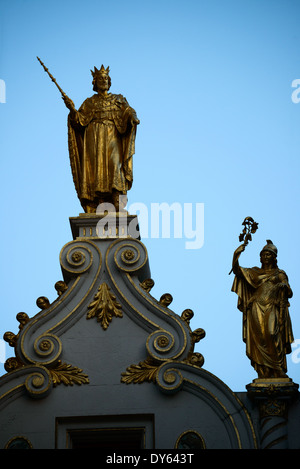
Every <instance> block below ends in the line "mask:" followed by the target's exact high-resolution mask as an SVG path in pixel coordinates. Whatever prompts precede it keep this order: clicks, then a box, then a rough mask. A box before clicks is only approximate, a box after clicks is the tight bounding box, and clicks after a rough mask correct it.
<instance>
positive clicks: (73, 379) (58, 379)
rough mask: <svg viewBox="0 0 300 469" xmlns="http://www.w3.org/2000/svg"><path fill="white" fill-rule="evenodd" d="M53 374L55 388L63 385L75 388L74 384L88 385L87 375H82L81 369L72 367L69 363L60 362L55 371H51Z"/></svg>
mask: <svg viewBox="0 0 300 469" xmlns="http://www.w3.org/2000/svg"><path fill="white" fill-rule="evenodd" d="M49 371H50V373H51V377H52V381H53V386H54V387H55V386H57V385H58V384H61V383H63V384H64V385H65V386H69V385H70V386H73V384H79V385H80V384H88V383H89V378H88V376H87V375H86V374H84V373H82V369H81V368H77V366H72V365H70V364H68V363H62V362H61V361H59V362H58V365H57V366H56V368H55V369H50V370H49Z"/></svg>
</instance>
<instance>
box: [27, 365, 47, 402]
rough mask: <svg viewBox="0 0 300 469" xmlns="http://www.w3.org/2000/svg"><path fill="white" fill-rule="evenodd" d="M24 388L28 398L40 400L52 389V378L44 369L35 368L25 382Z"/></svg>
mask: <svg viewBox="0 0 300 469" xmlns="http://www.w3.org/2000/svg"><path fill="white" fill-rule="evenodd" d="M25 388H26V391H27V392H28V394H29V395H30V397H33V398H35V399H41V398H43V397H45V396H46V395H47V394H48V393H49V392H50V391H51V389H52V378H51V374H50V372H49V371H48V370H47V369H46V368H44V367H42V366H41V367H36V369H35V370H34V371H33V372H32V373H30V374H29V375H28V376H27V378H26V380H25Z"/></svg>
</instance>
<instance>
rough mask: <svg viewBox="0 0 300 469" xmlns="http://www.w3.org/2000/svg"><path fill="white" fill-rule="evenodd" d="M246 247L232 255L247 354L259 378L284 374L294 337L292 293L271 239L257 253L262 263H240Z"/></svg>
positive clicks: (235, 286)
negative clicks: (258, 265) (256, 264)
mask: <svg viewBox="0 0 300 469" xmlns="http://www.w3.org/2000/svg"><path fill="white" fill-rule="evenodd" d="M244 250H245V244H242V245H241V246H239V247H238V248H237V249H236V250H235V252H234V255H233V261H232V270H233V273H234V274H235V279H234V282H233V286H232V291H234V292H235V293H237V295H238V308H239V310H240V311H242V313H243V340H244V342H245V343H246V354H247V356H248V358H249V359H250V360H251V364H252V366H253V367H254V369H255V370H256V371H257V373H258V377H259V378H263V379H265V378H287V375H286V371H287V365H286V354H288V353H291V343H292V342H293V341H294V339H293V332H292V325H291V320H290V315H289V301H288V299H289V298H291V297H292V295H293V293H292V290H291V287H290V285H289V281H288V277H287V275H286V273H285V272H284V271H283V270H281V269H279V268H278V266H277V248H276V246H274V244H273V243H272V241H271V240H267V244H266V245H265V246H264V247H263V249H262V251H261V253H260V260H261V267H260V268H259V267H252V268H244V267H240V265H239V262H238V259H239V257H240V255H241V253H242V252H243V251H244Z"/></svg>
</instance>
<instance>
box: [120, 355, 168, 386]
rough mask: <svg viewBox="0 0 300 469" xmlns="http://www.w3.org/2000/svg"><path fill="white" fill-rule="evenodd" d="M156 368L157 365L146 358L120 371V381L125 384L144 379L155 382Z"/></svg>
mask: <svg viewBox="0 0 300 469" xmlns="http://www.w3.org/2000/svg"><path fill="white" fill-rule="evenodd" d="M158 368H159V365H156V364H155V363H154V362H153V361H152V360H151V359H150V358H148V359H146V360H144V361H143V362H140V363H139V364H138V365H130V366H129V367H128V368H127V370H126V371H125V372H124V373H122V378H121V382H122V383H126V384H130V383H143V382H144V381H149V382H151V381H153V382H155V380H156V373H157V370H158Z"/></svg>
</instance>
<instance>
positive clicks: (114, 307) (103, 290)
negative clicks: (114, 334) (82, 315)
mask: <svg viewBox="0 0 300 469" xmlns="http://www.w3.org/2000/svg"><path fill="white" fill-rule="evenodd" d="M88 308H89V309H90V311H89V312H88V313H87V319H91V318H93V317H95V316H96V317H97V321H98V322H100V323H101V326H102V328H103V329H104V330H106V329H107V328H108V326H109V323H110V322H111V320H112V318H113V316H116V317H119V318H122V317H123V314H122V311H121V305H120V303H118V302H117V301H116V297H115V295H114V294H113V293H111V291H110V288H109V287H108V285H106V283H102V284H101V285H100V287H99V289H98V292H97V293H96V295H95V296H94V300H93V301H92V302H91V303H90V304H89V306H88Z"/></svg>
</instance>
